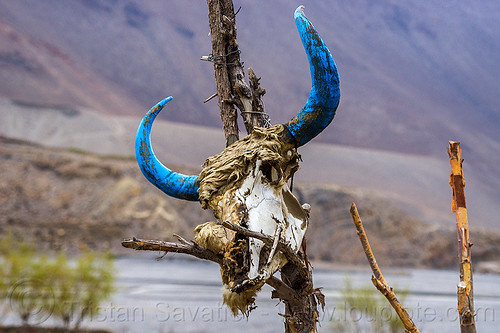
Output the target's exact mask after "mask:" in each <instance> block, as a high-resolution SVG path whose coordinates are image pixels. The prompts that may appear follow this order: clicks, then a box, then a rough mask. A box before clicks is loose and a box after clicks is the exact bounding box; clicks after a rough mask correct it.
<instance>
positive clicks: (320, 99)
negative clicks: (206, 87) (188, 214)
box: [135, 6, 340, 201]
mask: <svg viewBox="0 0 500 333" xmlns="http://www.w3.org/2000/svg"><path fill="white" fill-rule="evenodd" d="M303 10H304V7H303V6H300V7H299V8H297V10H296V11H295V23H296V25H297V28H298V30H299V34H300V38H301V39H302V43H303V44H304V48H305V51H306V53H307V57H308V59H309V67H310V71H311V80H312V87H311V93H310V94H309V98H308V100H307V102H306V104H305V106H304V107H303V108H302V110H301V111H300V112H299V113H298V114H297V115H296V116H295V117H294V118H292V119H291V120H290V121H289V122H288V123H286V124H284V127H285V128H286V129H287V130H288V133H289V135H287V136H286V137H285V138H284V139H285V140H291V141H292V142H293V143H295V145H296V146H297V147H300V146H302V145H304V144H306V143H307V142H309V141H310V140H311V139H312V138H314V137H315V136H316V135H318V134H319V133H320V132H321V131H323V129H325V128H326V127H327V126H328V125H329V124H330V122H331V121H332V120H333V117H334V116H335V111H336V109H337V106H338V104H339V99H340V89H339V76H338V73H337V67H336V65H335V62H334V61H333V57H332V55H331V54H330V52H329V51H328V48H327V47H326V45H325V44H324V43H323V40H322V39H321V37H320V36H319V35H318V33H317V31H316V30H315V29H314V26H313V25H312V24H311V22H309V20H308V19H307V18H306V17H305V15H304V12H303ZM171 99H172V97H168V98H165V99H164V100H162V101H161V102H159V103H158V104H156V105H155V106H154V107H153V108H152V109H151V110H149V111H148V113H147V114H146V115H145V116H144V118H143V119H142V122H141V124H140V125H139V128H138V130H137V135H136V139H135V155H136V158H137V162H138V163H139V167H140V168H141V171H142V173H143V174H144V176H145V177H146V178H147V179H148V180H149V181H150V182H151V183H152V184H154V185H155V186H156V187H158V188H159V189H160V190H162V191H163V192H165V193H166V194H167V195H169V196H172V197H175V198H179V199H185V200H191V201H198V200H199V196H198V188H199V181H198V176H197V175H196V176H187V175H183V174H180V173H177V172H175V171H172V170H170V169H169V168H167V167H166V166H165V165H163V164H162V163H161V162H160V161H159V160H158V159H157V158H156V156H155V154H154V152H153V149H152V147H151V126H152V125H153V121H154V119H155V118H156V116H157V115H158V113H159V112H160V111H161V109H163V107H164V106H165V104H167V103H168V102H169V101H170V100H171Z"/></svg>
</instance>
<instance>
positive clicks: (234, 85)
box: [202, 0, 268, 147]
mask: <svg viewBox="0 0 500 333" xmlns="http://www.w3.org/2000/svg"><path fill="white" fill-rule="evenodd" d="M207 5H208V20H209V26H210V34H211V36H212V54H211V55H210V56H208V57H203V58H202V59H203V60H208V61H211V62H213V63H214V73H215V82H216V84H217V93H218V97H219V108H220V110H221V119H222V124H223V129H224V135H225V137H226V147H227V146H230V145H231V144H233V143H234V142H235V141H237V140H238V138H239V134H238V122H237V113H236V109H235V106H237V107H238V108H239V109H240V111H241V114H242V117H243V122H244V124H245V128H246V130H247V133H251V132H252V131H253V128H254V126H260V127H265V126H266V124H267V121H266V120H267V119H268V117H267V115H265V113H264V107H263V103H262V100H261V97H262V95H264V94H265V90H264V89H262V88H260V85H259V78H257V77H256V75H255V73H254V72H253V70H251V69H249V77H250V87H249V86H248V84H247V83H246V82H245V80H244V77H245V72H244V70H243V63H242V62H241V60H240V50H239V47H238V43H237V41H236V14H235V12H234V6H233V2H232V0H207Z"/></svg>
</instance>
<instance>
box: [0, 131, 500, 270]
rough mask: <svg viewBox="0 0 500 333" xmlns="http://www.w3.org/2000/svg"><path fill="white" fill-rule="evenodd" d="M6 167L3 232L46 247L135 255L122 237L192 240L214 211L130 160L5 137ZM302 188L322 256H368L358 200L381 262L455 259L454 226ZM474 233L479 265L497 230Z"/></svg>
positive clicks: (489, 254)
mask: <svg viewBox="0 0 500 333" xmlns="http://www.w3.org/2000/svg"><path fill="white" fill-rule="evenodd" d="M0 169H1V170H2V173H1V176H0V203H1V204H0V232H1V233H2V234H3V233H5V232H7V231H8V230H10V231H12V232H13V233H14V235H15V236H17V237H21V238H23V239H25V240H27V241H31V242H35V243H36V244H37V247H39V248H40V249H46V250H64V251H67V252H70V253H75V252H77V251H79V250H82V249H88V248H91V249H101V250H103V249H106V250H110V251H112V252H113V253H115V254H127V253H128V254H130V253H131V252H130V251H131V250H127V249H124V248H122V247H121V246H120V242H121V240H122V239H124V238H127V237H131V236H137V237H144V238H151V239H165V240H167V239H171V237H172V234H174V233H178V234H180V235H183V236H185V237H186V238H190V237H192V230H193V229H194V227H195V226H196V225H197V224H199V223H203V222H205V221H208V220H210V219H211V218H212V216H211V214H210V212H208V211H202V210H201V208H200V206H199V204H198V203H196V202H186V201H183V200H177V199H173V198H170V197H166V196H165V195H163V193H161V192H160V191H158V190H157V189H156V188H154V187H153V186H152V185H150V184H149V183H148V182H147V181H146V180H145V179H144V178H143V177H142V175H141V174H140V171H139V170H138V167H137V166H136V162H135V161H134V160H132V159H128V158H118V157H110V156H103V155H94V154H89V153H85V152H82V151H76V150H74V149H73V150H64V149H54V148H52V149H49V148H45V147H43V146H40V145H33V144H29V143H26V142H23V141H18V140H11V139H6V138H1V139H0ZM184 171H185V172H192V170H184ZM294 191H295V193H296V195H297V196H298V198H299V200H300V201H301V202H308V203H310V204H311V206H312V215H311V223H310V228H309V230H308V234H307V239H308V242H307V247H308V252H309V255H310V257H311V258H312V259H314V260H324V261H330V262H336V263H344V264H364V262H365V258H364V254H363V252H362V251H361V246H360V244H359V241H358V239H357V237H356V232H355V230H354V227H353V225H352V222H351V218H350V215H349V212H348V211H349V206H350V204H351V202H353V201H355V202H356V203H357V205H358V207H359V209H360V214H361V216H362V217H363V220H364V223H365V227H366V229H367V232H368V234H369V237H370V241H371V242H372V246H373V247H374V249H375V250H376V252H377V259H378V260H379V261H380V262H381V263H383V264H385V265H392V266H416V267H450V266H453V265H454V264H455V257H456V255H455V249H456V245H455V238H456V236H455V231H454V228H453V226H450V227H448V228H445V227H440V226H437V225H431V224H426V223H423V222H421V221H419V220H417V219H415V218H413V217H411V216H409V215H408V214H406V213H404V212H403V211H401V210H400V209H397V208H395V207H394V206H392V205H391V204H390V203H388V202H387V201H385V200H382V199H380V198H378V197H376V196H375V195H373V194H371V193H369V192H364V191H360V190H353V189H346V188H342V187H339V186H333V185H328V186H326V185H323V186H317V185H311V184H309V185H308V184H300V183H297V184H295V190H294ZM472 235H473V236H472V237H473V239H474V244H475V246H474V248H475V252H474V259H475V262H476V263H478V262H480V261H483V260H498V259H499V258H500V250H499V249H498V248H497V247H496V244H498V242H499V241H500V235H499V234H496V233H493V232H483V231H480V230H478V229H477V228H475V230H473V232H472Z"/></svg>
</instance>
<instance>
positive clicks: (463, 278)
mask: <svg viewBox="0 0 500 333" xmlns="http://www.w3.org/2000/svg"><path fill="white" fill-rule="evenodd" d="M448 156H449V158H450V167H451V173H450V186H451V188H452V190H453V199H452V202H451V211H452V212H454V213H455V216H456V220H457V235H458V259H459V263H460V282H459V283H458V285H457V298H458V314H459V317H460V330H461V332H462V333H474V332H476V323H475V321H474V296H473V288H472V262H471V252H470V248H471V246H472V243H470V242H469V222H468V219H467V208H466V201H465V181H464V176H463V169H462V162H463V160H462V150H461V149H460V142H454V141H449V142H448Z"/></svg>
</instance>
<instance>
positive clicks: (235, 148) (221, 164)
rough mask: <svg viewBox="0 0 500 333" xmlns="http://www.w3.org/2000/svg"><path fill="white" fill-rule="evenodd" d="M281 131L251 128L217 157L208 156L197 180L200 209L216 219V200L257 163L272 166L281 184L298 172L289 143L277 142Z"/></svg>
mask: <svg viewBox="0 0 500 333" xmlns="http://www.w3.org/2000/svg"><path fill="white" fill-rule="evenodd" d="M284 130H285V128H284V127H283V125H275V126H273V127H269V128H259V127H257V128H255V129H254V131H253V132H252V133H251V134H250V135H248V136H247V137H245V138H243V139H241V140H239V141H236V142H235V143H233V144H232V145H231V146H229V147H227V148H226V149H224V150H223V151H222V152H221V153H220V154H218V155H215V156H212V157H209V158H208V159H207V160H206V161H205V163H204V165H203V170H202V171H201V173H200V175H199V177H198V179H199V180H200V187H199V190H198V193H199V197H200V202H201V206H202V207H203V208H204V209H206V208H211V209H212V210H213V211H214V214H215V215H216V217H219V216H218V215H217V213H218V211H219V209H218V202H219V200H220V197H221V196H222V195H223V193H225V192H226V191H228V189H230V188H236V187H237V186H238V185H239V184H240V183H241V182H242V181H243V179H245V177H246V176H248V174H249V173H250V170H252V167H254V166H255V162H256V161H257V160H261V161H262V162H263V163H268V164H271V165H273V167H274V168H275V169H276V170H277V171H278V173H280V174H281V175H282V177H281V181H280V182H281V184H279V185H282V184H283V183H284V182H286V181H287V180H288V179H289V178H290V177H291V176H292V175H293V174H294V173H295V171H297V170H298V169H299V164H298V160H299V154H298V153H297V151H296V149H295V147H294V145H293V144H291V143H286V142H283V141H282V140H280V137H281V136H282V134H283V131H284Z"/></svg>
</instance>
